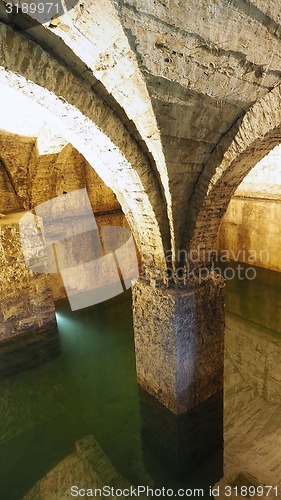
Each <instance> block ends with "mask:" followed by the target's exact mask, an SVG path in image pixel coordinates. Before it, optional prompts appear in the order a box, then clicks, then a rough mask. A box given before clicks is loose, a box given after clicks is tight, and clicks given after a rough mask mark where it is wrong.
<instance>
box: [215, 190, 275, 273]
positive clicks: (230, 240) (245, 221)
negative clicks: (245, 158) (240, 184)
mask: <svg viewBox="0 0 281 500" xmlns="http://www.w3.org/2000/svg"><path fill="white" fill-rule="evenodd" d="M280 220H281V196H280V197H274V198H270V197H269V195H267V194H263V197H260V198H259V197H256V194H254V193H252V195H251V193H249V194H248V195H247V197H246V196H243V197H242V196H235V197H233V198H232V200H231V202H230V204H229V207H228V210H227V212H226V214H225V216H224V219H223V222H222V225H221V228H220V232H219V236H218V249H219V251H220V252H222V251H223V250H228V251H229V255H230V257H231V258H232V259H233V260H237V261H239V262H247V263H249V264H254V265H257V266H261V267H265V268H267V269H273V270H275V271H281V261H280V239H281V226H280Z"/></svg>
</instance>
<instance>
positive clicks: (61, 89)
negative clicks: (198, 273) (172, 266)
mask: <svg viewBox="0 0 281 500" xmlns="http://www.w3.org/2000/svg"><path fill="white" fill-rule="evenodd" d="M0 34H1V45H2V50H1V63H0V64H1V71H0V83H1V84H4V85H8V86H9V87H11V88H14V89H16V90H17V91H18V92H21V93H22V94H24V95H26V96H28V97H30V98H32V99H34V100H35V101H37V102H38V103H39V104H40V105H41V106H42V107H43V108H46V109H48V110H49V112H50V113H51V114H52V115H53V118H54V122H57V126H58V128H61V129H62V130H63V135H64V136H65V138H66V139H67V140H68V141H69V142H71V143H72V144H73V146H74V147H75V148H76V149H77V150H78V151H79V152H80V153H81V154H82V155H83V156H84V157H85V158H86V159H87V160H88V162H89V163H90V164H91V165H92V166H93V167H94V168H95V170H96V171H97V173H98V174H99V176H100V177H101V178H102V179H103V180H104V182H105V183H106V184H107V185H108V186H109V187H111V189H112V190H113V191H114V192H115V194H116V196H117V198H118V199H119V202H120V204H121V206H122V208H123V210H124V213H125V215H126V217H127V219H128V221H129V223H130V226H131V228H132V231H133V234H134V236H135V239H136V242H137V245H138V247H139V249H140V251H141V254H142V257H143V259H144V261H145V262H147V263H149V264H153V265H159V266H163V265H164V264H165V254H164V247H165V246H166V247H167V246H168V245H169V241H170V236H169V231H167V220H166V219H167V216H166V207H165V204H164V203H161V200H162V195H161V190H160V187H159V184H158V183H157V181H156V179H155V177H154V176H153V175H152V174H151V171H150V166H149V163H148V162H147V159H146V158H145V157H144V155H143V154H142V153H141V151H140V150H139V148H138V147H137V144H136V142H135V141H134V140H133V139H132V137H131V136H130V134H129V133H128V131H127V129H126V128H125V127H124V126H123V124H122V122H121V121H120V120H119V119H118V118H117V116H116V115H115V114H114V112H113V111H112V110H111V109H110V108H109V106H108V105H106V104H105V103H104V102H103V101H102V100H101V99H100V97H98V96H97V95H95V94H94V93H93V91H92V90H91V89H90V88H89V86H88V85H87V83H85V82H84V81H83V80H81V79H79V78H78V77H77V76H74V75H73V74H72V73H71V72H70V71H69V70H68V69H66V68H65V67H63V66H62V65H61V64H59V63H58V62H57V61H56V60H55V59H53V58H51V57H50V55H49V54H47V53H46V52H44V51H43V50H42V48H41V47H39V46H38V45H36V44H35V43H33V42H32V41H30V40H27V39H26V38H25V37H23V36H21V35H19V34H18V33H16V32H15V31H14V30H12V29H11V28H10V27H8V26H6V25H4V24H1V25H0ZM27 54H28V56H27Z"/></svg>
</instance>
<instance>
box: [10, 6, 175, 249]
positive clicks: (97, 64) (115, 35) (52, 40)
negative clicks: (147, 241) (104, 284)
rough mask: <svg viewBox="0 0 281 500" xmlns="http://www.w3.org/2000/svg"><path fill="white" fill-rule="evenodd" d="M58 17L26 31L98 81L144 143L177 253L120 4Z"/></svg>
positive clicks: (147, 105)
mask: <svg viewBox="0 0 281 500" xmlns="http://www.w3.org/2000/svg"><path fill="white" fill-rule="evenodd" d="M5 1H6V0H4V3H5ZM1 2H2V0H0V3H1ZM30 20H31V19H30ZM31 21H32V20H31ZM55 21H56V22H53V21H51V22H50V23H49V24H46V25H44V26H41V25H37V26H34V27H33V28H31V29H25V34H26V36H28V37H30V38H31V39H33V40H34V41H35V42H36V43H38V44H40V45H41V46H42V47H43V48H44V49H46V50H47V51H49V52H51V53H53V54H54V55H55V57H56V58H58V59H60V60H62V61H63V64H64V65H65V64H67V65H68V67H70V68H71V69H72V70H74V71H75V73H76V74H79V75H80V76H81V77H82V78H83V79H85V80H87V81H88V82H89V84H90V85H93V88H94V91H95V93H98V94H99V95H100V96H101V97H102V99H103V100H104V101H105V102H108V104H109V105H110V107H111V108H113V109H114V110H115V111H116V113H117V115H118V116H119V117H120V118H121V120H122V121H123V123H124V125H125V127H126V128H128V130H129V132H130V133H131V134H132V135H133V137H134V138H135V139H136V140H137V141H138V142H139V144H140V147H141V148H142V149H143V150H144V154H146V155H147V156H148V158H149V161H150V166H151V168H152V172H153V173H154V175H155V176H156V181H157V182H158V184H159V189H160V191H161V202H162V204H164V205H165V206H166V214H167V221H165V228H163V231H164V232H169V233H170V237H169V241H167V245H166V249H170V248H171V249H172V251H173V252H174V249H175V241H174V240H175V237H174V219H173V215H172V208H171V194H170V186H169V179H168V173H167V168H166V161H165V157H164V154H163V149H162V143H161V138H160V132H159V129H158V125H157V122H156V118H155V116H154V111H153V107H152V103H151V98H150V96H149V93H148V90H147V86H146V83H145V81H144V77H143V75H142V73H141V71H140V69H139V66H138V62H137V58H136V55H135V53H134V52H133V50H132V49H131V47H130V45H129V42H128V39H127V36H126V35H125V33H124V30H123V27H122V24H121V22H120V18H119V16H118V13H117V10H116V8H115V7H114V6H113V5H112V1H111V0H86V1H83V2H82V1H80V2H78V3H77V5H76V6H75V7H74V8H73V9H72V10H71V11H70V12H69V13H68V14H66V15H63V16H61V17H60V18H58V19H56V20H55ZM21 23H24V25H25V27H26V23H27V16H24V18H23V20H21V16H20V15H18V16H17V18H16V19H15V26H17V28H18V29H20V30H21V29H23V26H21ZM30 25H31V26H32V25H33V24H32V22H31V24H30ZM162 222H164V221H162Z"/></svg>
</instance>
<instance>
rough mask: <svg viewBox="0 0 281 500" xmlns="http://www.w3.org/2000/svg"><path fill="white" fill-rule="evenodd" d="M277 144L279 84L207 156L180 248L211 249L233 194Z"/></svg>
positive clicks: (280, 129) (280, 103)
mask: <svg viewBox="0 0 281 500" xmlns="http://www.w3.org/2000/svg"><path fill="white" fill-rule="evenodd" d="M280 142H281V84H279V85H278V86H276V87H275V88H274V89H273V90H271V91H270V92H269V93H268V94H266V96H264V97H263V98H262V99H260V100H259V101H257V102H256V103H255V104H254V105H253V106H252V107H251V109H250V110H249V111H248V112H247V113H246V114H245V115H244V117H243V118H241V119H239V120H238V121H237V122H236V123H235V125H234V126H233V127H232V128H231V129H230V130H229V132H228V133H227V134H225V136H224V137H223V138H222V140H221V141H220V142H219V144H218V145H217V147H216V149H215V150H214V152H213V154H212V155H211V157H210V159H209V161H208V163H207V164H206V166H205V168H204V171H203V172H202V174H201V175H200V177H199V179H198V182H197V185H196V188H195V191H194V194H193V197H192V199H191V210H190V213H189V226H188V229H187V230H186V232H185V240H184V248H187V249H188V250H189V251H192V250H195V249H198V247H199V246H200V248H201V249H206V250H212V249H213V248H214V245H215V240H216V237H217V233H218V230H219V226H220V223H221V220H222V217H223V215H224V213H225V211H226V209H227V206H228V203H229V202H230V199H231V197H232V195H233V193H234V192H235V190H236V189H237V187H238V186H239V184H240V183H241V182H242V180H243V178H244V177H245V176H246V175H247V174H248V173H249V171H250V170H251V169H252V168H253V167H254V166H255V165H256V164H257V162H258V161H259V160H261V159H262V158H263V157H264V156H265V155H266V154H267V153H269V151H271V149H273V148H274V147H275V146H276V145H278V144H279V143H280Z"/></svg>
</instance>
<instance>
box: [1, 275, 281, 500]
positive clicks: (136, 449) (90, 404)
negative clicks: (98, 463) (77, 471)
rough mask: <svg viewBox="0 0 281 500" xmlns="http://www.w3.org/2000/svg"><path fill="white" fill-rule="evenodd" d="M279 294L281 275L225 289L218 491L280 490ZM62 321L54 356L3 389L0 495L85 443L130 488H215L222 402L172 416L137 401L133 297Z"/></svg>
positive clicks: (14, 495)
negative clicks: (240, 487) (248, 479)
mask: <svg viewBox="0 0 281 500" xmlns="http://www.w3.org/2000/svg"><path fill="white" fill-rule="evenodd" d="M280 289H281V275H280V274H278V273H273V272H271V271H264V270H262V269H260V270H259V269H257V279H256V280H254V281H250V282H242V281H241V282H237V281H235V280H231V281H229V282H228V283H227V288H226V300H227V304H226V362H225V410H224V411H225V415H224V418H225V473H226V474H225V478H224V481H225V484H230V482H231V481H234V480H235V478H236V477H238V476H239V474H240V473H241V472H243V474H244V472H246V473H248V474H250V475H251V476H253V477H255V478H256V479H257V480H258V483H260V482H263V483H267V484H271V483H272V484H274V483H276V482H278V481H279V482H281V449H280V446H279V443H280V440H281V411H280V407H281V405H280V402H281V390H280V383H281V372H280V362H279V360H280V356H281V335H280V333H281V331H280V328H281V322H280V319H281V318H280V315H281V313H280V311H281V294H280ZM58 312H59V313H60V319H61V320H62V321H60V322H59V323H60V325H59V330H60V344H61V350H62V355H61V356H59V357H58V358H56V359H54V360H53V361H50V362H48V363H45V364H44V365H41V366H38V367H36V368H34V369H33V370H29V371H26V372H22V373H20V374H15V375H14V376H13V377H11V378H9V379H5V380H4V379H2V380H1V382H0V398H1V405H0V421H1V427H0V475H1V481H0V498H3V499H5V500H20V499H22V498H23V496H24V494H25V493H26V492H27V491H28V490H29V489H30V488H31V487H32V486H33V485H34V484H35V483H36V481H38V480H39V479H40V478H41V477H43V476H44V475H45V474H47V473H48V472H49V471H50V470H51V469H53V468H54V467H55V465H56V464H58V463H59V462H60V461H61V460H63V459H64V458H65V457H66V456H67V455H69V454H70V453H72V451H73V450H74V448H75V442H76V441H77V440H79V439H81V438H82V437H83V436H85V435H86V434H92V435H93V436H94V437H95V439H96V440H97V441H98V443H99V444H100V446H101V447H102V449H103V450H104V452H105V454H106V456H108V458H109V459H110V461H111V462H112V463H113V464H114V466H115V467H116V468H117V469H118V470H119V471H120V473H121V474H122V475H123V476H124V477H126V479H128V480H129V481H130V482H131V483H132V484H135V485H138V484H145V485H150V486H152V487H158V486H159V487H162V486H166V487H173V488H174V489H177V488H178V487H183V486H184V485H186V486H187V487H190V488H192V487H193V488H195V487H196V488H198V487H200V488H202V487H203V486H204V487H205V489H206V488H208V487H209V486H210V485H212V484H214V482H215V481H216V480H217V479H219V474H220V472H221V468H222V463H221V460H222V454H221V446H222V429H221V422H222V419H221V412H222V396H221V394H220V395H217V398H214V401H210V402H208V405H209V406H208V405H207V403H206V407H204V405H203V407H202V411H200V412H199V409H197V410H196V412H199V413H197V414H196V412H195V413H193V414H192V412H191V415H189V416H188V417H187V416H186V417H180V418H177V417H175V416H174V415H172V417H171V415H170V414H169V412H168V413H166V410H165V409H163V408H162V407H161V408H159V407H158V405H155V406H154V404H151V401H150V397H149V396H148V397H147V395H145V397H144V396H143V394H139V393H138V388H137V384H136V373H135V358H134V341H133V330H132V315H131V295H130V292H126V293H125V294H123V295H120V296H119V297H116V298H114V299H112V300H110V301H108V302H105V303H103V304H99V305H97V306H94V307H93V308H89V309H86V310H83V311H77V312H76V313H74V314H73V313H71V311H70V308H69V307H68V305H67V303H66V302H61V303H60V304H59V308H58ZM196 443H197V444H196ZM198 444H199V446H198ZM201 460H202V461H203V462H202V464H201V465H199V463H200V461H201ZM239 477H240V476H239ZM15 478H17V481H15ZM221 484H223V483H222V482H221ZM206 498H210V496H209V494H207V493H206Z"/></svg>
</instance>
